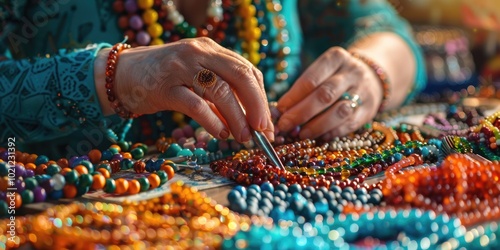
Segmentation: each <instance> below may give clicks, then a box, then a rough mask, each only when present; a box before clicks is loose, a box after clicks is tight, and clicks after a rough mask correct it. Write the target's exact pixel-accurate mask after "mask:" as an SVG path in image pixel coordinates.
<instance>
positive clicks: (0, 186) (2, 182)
mask: <svg viewBox="0 0 500 250" xmlns="http://www.w3.org/2000/svg"><path fill="white" fill-rule="evenodd" d="M8 187H9V177H7V176H4V177H2V178H0V191H2V192H6V191H7V188H8Z"/></svg>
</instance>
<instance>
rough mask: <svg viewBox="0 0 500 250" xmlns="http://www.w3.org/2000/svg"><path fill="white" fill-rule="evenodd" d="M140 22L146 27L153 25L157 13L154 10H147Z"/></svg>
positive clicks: (156, 18)
mask: <svg viewBox="0 0 500 250" xmlns="http://www.w3.org/2000/svg"><path fill="white" fill-rule="evenodd" d="M142 20H143V21H144V23H145V24H146V25H151V24H154V23H156V21H157V20H158V12H156V11H155V10H154V9H147V10H146V11H144V13H142ZM158 25H159V24H158Z"/></svg>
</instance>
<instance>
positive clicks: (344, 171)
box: [340, 169, 351, 180]
mask: <svg viewBox="0 0 500 250" xmlns="http://www.w3.org/2000/svg"><path fill="white" fill-rule="evenodd" d="M350 175H351V172H350V171H349V170H347V169H342V171H341V172H340V176H341V177H342V180H345V179H347V178H349V176H350Z"/></svg>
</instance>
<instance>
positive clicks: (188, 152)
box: [177, 148, 194, 157]
mask: <svg viewBox="0 0 500 250" xmlns="http://www.w3.org/2000/svg"><path fill="white" fill-rule="evenodd" d="M193 155H194V154H193V151H191V150H190V149H188V148H184V149H181V150H180V151H179V152H177V157H191V156H193Z"/></svg>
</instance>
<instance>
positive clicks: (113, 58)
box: [105, 43, 139, 119]
mask: <svg viewBox="0 0 500 250" xmlns="http://www.w3.org/2000/svg"><path fill="white" fill-rule="evenodd" d="M130 47H131V46H130V45H128V44H125V43H117V44H115V45H114V46H113V48H112V49H111V51H110V52H109V56H108V61H107V63H106V85H105V87H106V94H107V95H108V100H109V101H110V102H111V108H113V110H114V111H115V113H116V114H118V115H119V116H120V117H122V118H125V119H129V118H136V117H138V116H139V115H137V114H134V113H132V112H130V111H128V110H126V109H125V107H124V106H123V103H122V102H121V101H119V100H118V98H116V93H115V90H114V88H113V87H114V81H115V73H116V71H115V70H116V65H117V64H118V58H119V54H120V53H121V52H122V51H123V50H125V49H128V48H130Z"/></svg>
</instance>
